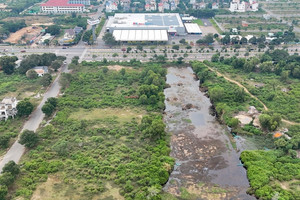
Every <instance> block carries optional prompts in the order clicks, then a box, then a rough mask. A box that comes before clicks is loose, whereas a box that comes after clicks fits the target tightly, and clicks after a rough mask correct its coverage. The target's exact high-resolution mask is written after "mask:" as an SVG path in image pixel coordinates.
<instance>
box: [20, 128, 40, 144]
mask: <svg viewBox="0 0 300 200" xmlns="http://www.w3.org/2000/svg"><path fill="white" fill-rule="evenodd" d="M38 142H39V137H38V135H37V134H36V133H34V132H33V131H29V130H24V131H23V133H22V134H21V137H20V140H19V143H20V144H23V145H25V147H27V148H33V147H35V146H36V145H37V143H38Z"/></svg>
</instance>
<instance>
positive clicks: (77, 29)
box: [73, 26, 83, 35]
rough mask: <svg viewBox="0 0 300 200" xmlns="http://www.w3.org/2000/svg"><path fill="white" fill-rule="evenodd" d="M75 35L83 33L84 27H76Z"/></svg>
mask: <svg viewBox="0 0 300 200" xmlns="http://www.w3.org/2000/svg"><path fill="white" fill-rule="evenodd" d="M73 30H74V32H75V34H76V35H77V34H78V33H80V32H81V31H83V28H82V27H79V26H76V27H75V28H74V29H73Z"/></svg>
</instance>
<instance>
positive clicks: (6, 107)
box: [0, 97, 18, 121]
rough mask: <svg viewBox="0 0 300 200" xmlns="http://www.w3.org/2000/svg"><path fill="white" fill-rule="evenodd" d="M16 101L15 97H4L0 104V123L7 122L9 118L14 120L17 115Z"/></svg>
mask: <svg viewBox="0 0 300 200" xmlns="http://www.w3.org/2000/svg"><path fill="white" fill-rule="evenodd" d="M17 104H18V101H17V99H16V98H15V97H5V98H4V99H3V100H2V102H0V121H1V120H7V119H8V118H9V117H12V118H14V116H15V115H16V114H17V112H18V111H17Z"/></svg>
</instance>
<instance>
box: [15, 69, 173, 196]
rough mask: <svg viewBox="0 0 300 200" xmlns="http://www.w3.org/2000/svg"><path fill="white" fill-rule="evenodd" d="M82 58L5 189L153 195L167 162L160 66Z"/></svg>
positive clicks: (35, 193)
mask: <svg viewBox="0 0 300 200" xmlns="http://www.w3.org/2000/svg"><path fill="white" fill-rule="evenodd" d="M85 64H86V65H89V66H86V65H82V66H77V67H76V68H75V69H74V72H73V75H72V78H71V82H70V83H69V87H68V88H67V89H66V90H65V94H64V96H63V97H61V98H60V99H59V110H58V112H57V115H56V116H55V118H54V119H53V120H52V122H51V124H50V125H48V126H46V127H44V128H41V129H40V130H39V131H38V134H39V137H40V142H39V144H38V145H37V147H36V148H34V149H32V150H30V152H29V153H28V154H26V155H25V157H24V160H23V164H22V166H23V167H22V170H21V175H20V176H19V177H18V179H17V181H16V183H15V184H14V186H13V187H12V188H13V189H12V190H11V192H10V196H12V197H14V196H19V197H22V198H24V199H30V198H31V197H32V199H61V200H62V199H78V200H79V199H80V200H82V199H89V200H90V199H123V198H124V199H141V200H144V199H146V198H147V197H149V198H150V199H156V198H159V195H160V191H161V185H162V184H164V183H165V182H166V181H167V180H168V177H169V173H170V171H171V169H172V166H173V164H174V160H173V159H172V158H171V157H169V152H170V149H169V146H168V143H169V142H168V141H167V136H166V134H165V132H164V128H165V125H164V123H163V122H162V116H161V115H160V112H161V109H162V108H163V100H164V95H163V93H162V91H163V88H164V85H165V73H166V70H165V69H163V68H161V66H159V65H150V66H140V68H138V69H126V70H125V69H122V70H120V71H114V70H108V68H106V67H99V66H100V64H102V63H94V64H91V63H90V64H88V63H85ZM89 111H90V112H91V113H89ZM149 115H152V116H151V117H148V116H149ZM141 117H142V120H141Z"/></svg>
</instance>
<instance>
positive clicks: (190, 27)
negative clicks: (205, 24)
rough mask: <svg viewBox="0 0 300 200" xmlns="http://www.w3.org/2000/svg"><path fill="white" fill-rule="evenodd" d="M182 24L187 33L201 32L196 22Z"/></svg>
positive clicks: (197, 33) (196, 33)
mask: <svg viewBox="0 0 300 200" xmlns="http://www.w3.org/2000/svg"><path fill="white" fill-rule="evenodd" d="M184 26H185V28H186V32H187V33H188V34H195V35H201V34H202V31H201V29H200V27H199V26H198V24H196V23H185V24H184Z"/></svg>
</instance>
